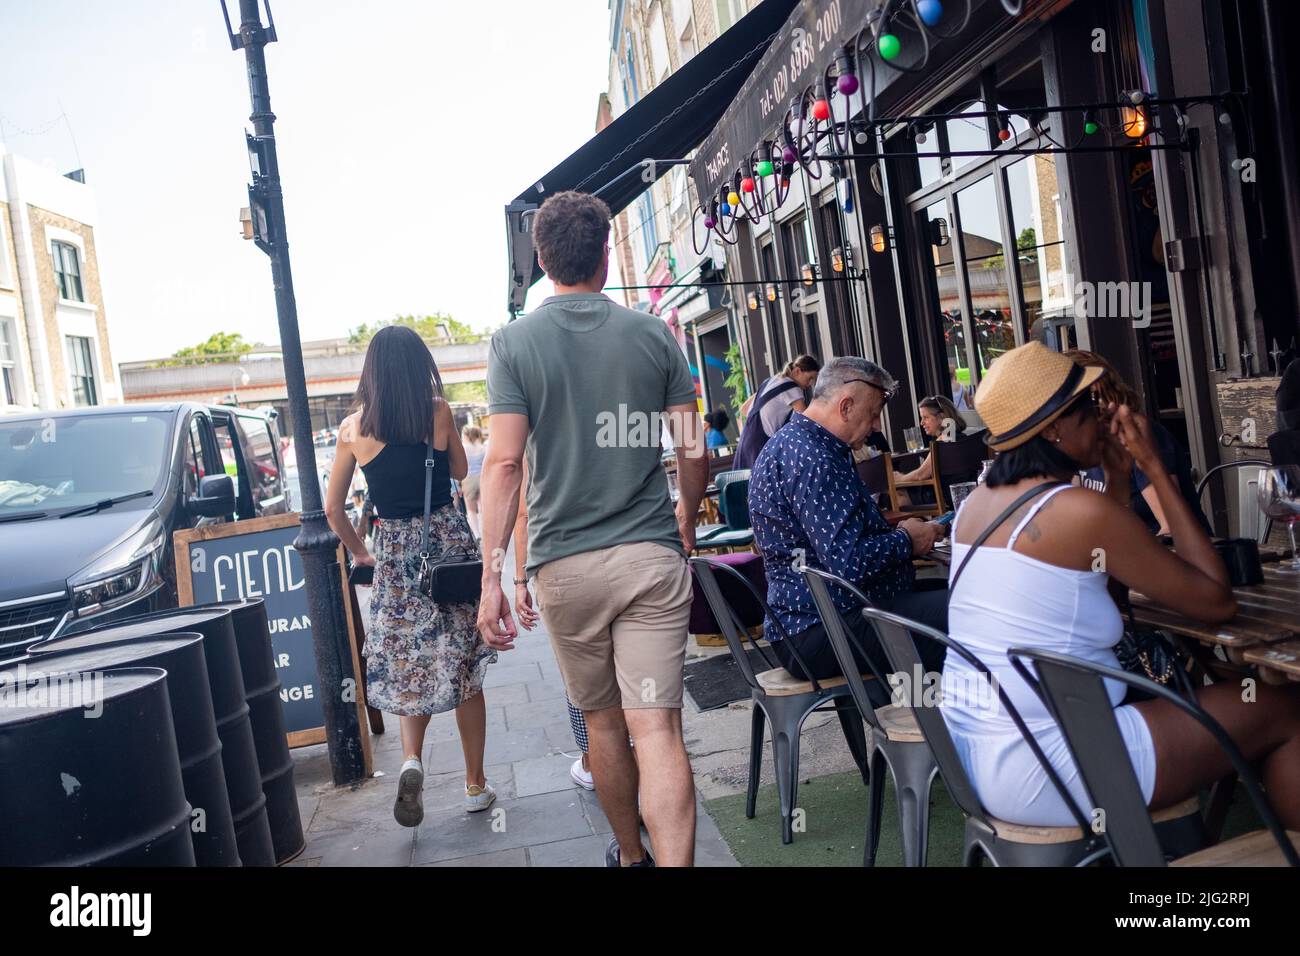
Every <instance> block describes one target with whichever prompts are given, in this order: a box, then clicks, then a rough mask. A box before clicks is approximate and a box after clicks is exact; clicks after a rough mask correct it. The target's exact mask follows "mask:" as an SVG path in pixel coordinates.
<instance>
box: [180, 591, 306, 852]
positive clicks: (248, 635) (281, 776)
mask: <svg viewBox="0 0 1300 956" xmlns="http://www.w3.org/2000/svg"><path fill="white" fill-rule="evenodd" d="M201 606H202V607H225V608H229V609H230V615H231V620H232V621H233V622H234V625H235V645H236V647H238V649H239V666H240V669H241V670H242V671H243V675H244V694H245V695H246V697H247V699H248V717H249V720H251V721H252V723H253V740H254V741H255V742H256V743H257V765H258V766H259V767H261V768H262V792H263V793H264V794H266V815H267V818H268V819H269V820H270V821H271V842H272V844H274V846H275V861H276V862H277V863H283V862H285V861H286V860H291V859H293V858H294V857H295V856H297V855H298V854H299V853H301V852H302V849H303V847H304V846H306V840H305V839H304V838H303V835H302V817H301V816H300V815H299V813H298V794H297V792H296V791H295V790H294V786H293V757H291V756H290V755H289V738H288V735H287V734H286V732H285V729H284V707H283V704H282V702H281V700H280V678H279V675H277V674H276V671H275V652H274V651H273V650H272V647H271V625H270V622H269V621H268V620H267V617H266V602H265V601H263V600H262V599H261V598H252V599H251V600H247V601H226V602H222V603H220V604H205V605H201Z"/></svg>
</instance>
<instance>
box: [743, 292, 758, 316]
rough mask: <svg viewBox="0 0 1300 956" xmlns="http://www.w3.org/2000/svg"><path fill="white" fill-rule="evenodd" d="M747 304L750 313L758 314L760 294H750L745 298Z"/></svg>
mask: <svg viewBox="0 0 1300 956" xmlns="http://www.w3.org/2000/svg"><path fill="white" fill-rule="evenodd" d="M745 302H746V304H747V305H748V306H749V311H750V312H757V311H758V293H757V292H751V293H749V294H748V295H747V296H745Z"/></svg>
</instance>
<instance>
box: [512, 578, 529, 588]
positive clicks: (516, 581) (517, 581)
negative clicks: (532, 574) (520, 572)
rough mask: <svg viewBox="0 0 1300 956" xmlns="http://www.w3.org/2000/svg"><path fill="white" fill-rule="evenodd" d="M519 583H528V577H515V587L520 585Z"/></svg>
mask: <svg viewBox="0 0 1300 956" xmlns="http://www.w3.org/2000/svg"><path fill="white" fill-rule="evenodd" d="M521 584H522V585H527V584H528V579H527V578H515V587H518V586H519V585H521Z"/></svg>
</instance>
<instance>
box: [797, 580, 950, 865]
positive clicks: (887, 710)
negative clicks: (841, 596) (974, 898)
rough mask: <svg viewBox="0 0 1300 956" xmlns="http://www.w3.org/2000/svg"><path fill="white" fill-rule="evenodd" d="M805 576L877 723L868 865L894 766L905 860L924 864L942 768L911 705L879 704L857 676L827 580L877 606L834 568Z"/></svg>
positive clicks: (854, 686) (853, 688)
mask: <svg viewBox="0 0 1300 956" xmlns="http://www.w3.org/2000/svg"><path fill="white" fill-rule="evenodd" d="M803 577H804V581H806V582H807V584H808V590H809V591H811V592H812V597H813V603H814V604H816V605H817V616H818V617H819V618H820V619H821V622H822V627H823V628H825V630H826V637H827V638H828V639H829V641H830V645H831V649H832V650H833V651H834V652H835V659H836V660H837V661H838V662H839V665H840V669H841V670H842V671H843V672H844V674H845V676H846V677H847V679H848V685H849V692H850V693H851V694H852V695H853V699H854V701H856V702H857V705H858V710H859V711H860V712H861V713H862V718H863V720H865V721H866V723H867V725H868V726H869V727H870V728H871V736H870V738H869V739H868V742H867V754H868V760H869V765H868V775H867V779H868V786H869V787H870V788H871V793H870V810H869V813H868V823H867V838H866V847H865V850H864V853H863V860H862V865H863V866H874V865H875V862H876V848H877V846H878V845H879V843H880V815H881V812H882V806H883V805H882V803H881V801H882V800H883V798H884V792H885V788H884V773H883V771H884V769H885V767H888V768H889V773H890V776H892V777H893V778H894V793H895V796H896V798H897V800H898V825H899V828H900V830H901V832H902V842H903V865H904V866H924V865H925V856H926V847H927V843H928V834H929V820H930V785H931V784H932V783H933V781H934V775H935V773H936V772H937V770H938V768H937V767H936V765H935V762H934V757H933V756H932V755H931V753H930V749H929V748H928V747H927V746H926V745H925V738H924V737H923V736H922V735H921V728H920V727H918V726H917V723H916V721H915V719H914V718H913V717H912V715H911V714H910V713H909V712H908V710H907V709H906V708H904V707H896V706H894V705H893V704H892V703H890V704H886V705H885V706H883V707H877V706H875V705H873V703H872V702H871V700H870V697H869V695H868V693H867V687H866V684H865V682H864V681H863V680H862V678H861V677H859V676H856V675H857V674H858V667H857V663H856V661H857V658H856V657H855V656H854V653H853V645H852V641H851V639H850V637H849V632H848V628H847V627H845V625H844V619H843V618H842V617H841V616H840V612H839V610H838V609H837V608H836V607H835V602H834V600H833V599H832V598H831V593H830V589H829V588H828V587H827V582H830V583H831V584H834V585H836V586H838V587H841V588H844V589H845V590H847V591H848V592H849V593H850V594H851V595H853V597H854V599H855V600H857V601H859V602H861V604H862V605H863V607H864V608H871V606H872V605H871V600H870V599H869V598H868V597H867V596H866V595H865V594H863V593H862V591H861V590H859V589H858V588H857V587H855V586H854V585H853V584H851V583H849V582H848V581H846V580H844V579H843V578H841V577H839V576H838V575H835V574H832V573H831V572H829V571H823V570H821V569H819V568H807V567H806V568H804V569H803ZM862 656H863V657H864V658H865V659H866V661H867V664H868V665H869V666H870V667H871V670H872V676H873V677H875V679H876V680H877V681H878V682H879V686H880V687H882V688H887V687H889V683H888V681H887V680H886V676H885V675H884V674H881V673H880V672H879V671H878V670H877V668H876V666H875V664H874V663H873V662H872V661H871V659H870V657H868V656H867V655H866V654H865V653H864V654H863V655H862Z"/></svg>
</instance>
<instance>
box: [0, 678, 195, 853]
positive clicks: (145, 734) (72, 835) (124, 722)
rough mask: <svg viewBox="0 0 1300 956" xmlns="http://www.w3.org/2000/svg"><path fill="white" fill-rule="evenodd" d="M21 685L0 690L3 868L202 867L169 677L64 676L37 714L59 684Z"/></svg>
mask: <svg viewBox="0 0 1300 956" xmlns="http://www.w3.org/2000/svg"><path fill="white" fill-rule="evenodd" d="M18 673H19V671H18V667H17V665H15V668H14V669H13V670H11V671H9V672H6V674H5V675H4V680H5V682H4V684H3V685H0V686H2V687H3V693H4V695H5V698H6V699H5V703H6V704H7V705H8V706H0V780H3V781H4V785H3V786H0V820H2V821H4V833H5V836H4V839H3V840H0V866H193V865H194V844H193V843H192V842H191V841H190V806H189V804H188V803H186V802H185V786H184V784H183V782H182V780H181V763H180V758H179V757H178V756H177V751H176V731H175V728H174V727H173V726H172V710H171V702H170V700H169V699H168V694H167V675H166V674H165V673H164V672H163V671H162V670H160V669H158V668H156V667H142V668H128V669H124V670H118V671H113V672H112V673H109V674H65V675H62V677H61V678H60V679H59V680H60V682H61V683H60V685H59V686H62V687H63V688H64V691H63V692H61V693H60V692H57V691H55V692H54V693H52V694H49V695H48V696H47V700H46V701H45V702H40V701H33V700H32V699H31V697H30V695H31V694H32V693H34V692H37V691H39V690H41V689H42V688H44V689H45V690H47V691H52V690H53V688H54V685H52V684H51V683H50V679H49V678H45V679H41V678H37V679H36V680H34V681H33V680H32V679H30V677H23V678H21V679H20V680H17V681H15V677H16V675H17V674H18ZM88 681H89V682H90V683H89V684H87V682H88ZM74 687H80V688H82V691H87V690H88V691H89V693H90V696H91V698H93V704H94V709H87V708H86V707H85V706H84V705H85V704H86V703H87V702H88V701H87V698H86V697H84V696H82V697H81V700H77V699H76V698H77V697H78V696H80V695H81V693H82V691H76V690H73V688H74ZM20 696H22V697H26V698H27V700H26V701H21V700H19V697H20ZM49 696H52V697H54V698H55V700H56V701H57V703H56V704H55V705H54V706H51V705H50V703H49V700H48V697H49ZM65 703H67V704H68V706H63V704H65ZM95 709H98V711H99V714H98V716H92V715H93V714H94V713H95Z"/></svg>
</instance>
